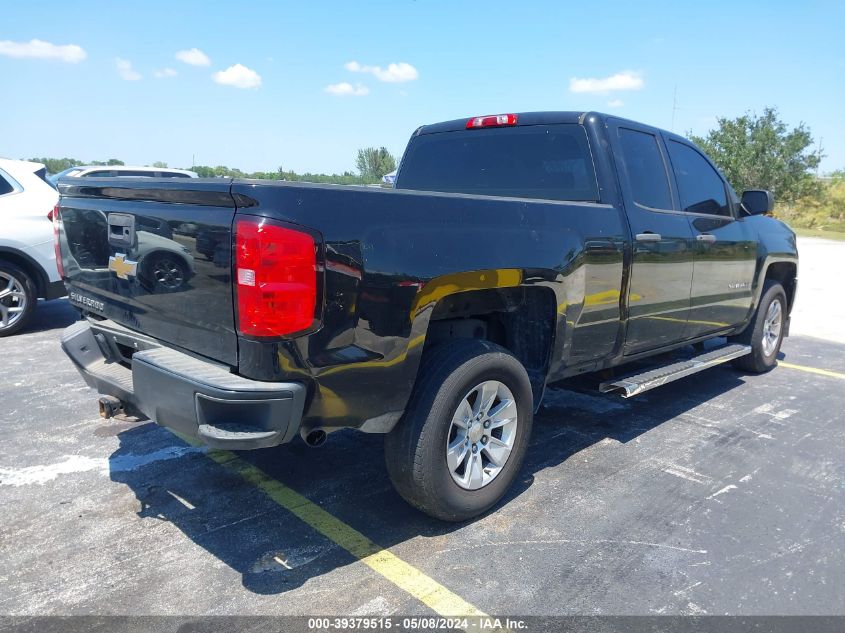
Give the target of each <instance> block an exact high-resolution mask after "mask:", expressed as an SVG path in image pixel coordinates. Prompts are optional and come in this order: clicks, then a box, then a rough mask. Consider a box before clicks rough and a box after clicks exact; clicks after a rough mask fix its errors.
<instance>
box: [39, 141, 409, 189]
mask: <svg viewBox="0 0 845 633" xmlns="http://www.w3.org/2000/svg"><path fill="white" fill-rule="evenodd" d="M27 160H30V161H33V162H36V163H43V164H44V166H45V167H46V168H47V171H48V172H49V173H50V174H58V173H59V172H61V171H64V170H65V169H70V168H71V167H80V166H82V165H106V166H109V165H125V163H124V162H123V161H122V160H119V159H117V158H109V159H107V160H92V161H83V160H79V159H77V158H47V157H41V158H29V159H27ZM355 165H356V167H357V168H358V173H357V174H356V173H354V172H352V171H344V172H343V173H340V174H321V173H311V172H305V173H297V172H295V171H293V170H291V169H285V168H284V167H279V168H278V169H276V170H275V171H253V172H247V171H242V170H240V169H238V168H237V167H228V166H226V165H217V166H216V167H212V166H210V165H192V166H190V167H179V168H178V169H189V170H191V171H193V172H195V173H196V174H197V175H198V176H199V177H200V178H256V179H259V180H292V181H299V182H317V183H333V184H340V185H367V184H377V183H380V182H381V179H382V176H384V175H385V174H388V173H390V172H392V171H393V170H395V169H396V158H395V157H394V156H393V155H392V154H391V153H390V152H388V151H387V149H385V148H384V147H366V148H362V149H359V150H358V154H357V157H356V160H355ZM148 166H149V167H161V168H165V167H167V163H165V162H162V161H156V162H154V163H152V165H148Z"/></svg>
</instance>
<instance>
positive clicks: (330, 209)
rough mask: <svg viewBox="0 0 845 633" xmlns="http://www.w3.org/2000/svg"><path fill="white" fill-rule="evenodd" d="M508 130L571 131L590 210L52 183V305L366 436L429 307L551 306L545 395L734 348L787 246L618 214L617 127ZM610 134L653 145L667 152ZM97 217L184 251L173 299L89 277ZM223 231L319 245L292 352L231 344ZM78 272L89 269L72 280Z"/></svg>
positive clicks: (396, 406) (402, 401)
mask: <svg viewBox="0 0 845 633" xmlns="http://www.w3.org/2000/svg"><path fill="white" fill-rule="evenodd" d="M519 117H520V119H519V124H520V125H544V124H555V123H568V124H573V123H576V124H581V125H583V126H584V129H585V131H586V134H587V138H588V140H589V146H590V151H591V152H592V160H593V163H594V166H595V171H596V181H597V184H598V196H599V198H600V200H599V201H598V202H595V203H589V202H586V203H573V202H558V201H547V200H538V199H523V198H503V197H492V196H480V195H465V194H457V193H434V192H416V191H409V190H401V189H395V190H394V189H379V188H365V187H349V186H334V185H314V184H307V183H289V182H279V181H250V180H234V181H229V180H222V179H209V180H193V179H192V180H191V181H190V182H185V181H179V182H174V181H168V182H166V183H165V182H163V181H161V180H149V179H144V181H143V183H140V182H137V181H134V182H133V181H131V180H130V179H126V178H112V179H108V183H105V182H103V181H102V180H99V181H96V180H88V179H73V181H74V182H73V184H71V183H70V181H69V180H66V181H63V182H62V183H61V184H60V190H61V192H62V203H61V204H62V217H63V222H64V223H65V226H64V228H63V230H62V252H63V259H64V262H65V268H66V271H67V275H68V279H67V280H66V281H67V282H68V289H69V290H70V291H71V292H79V293H83V294H85V295H90V296H91V297H92V298H94V299H95V300H97V301H102V302H103V306H102V309H101V310H100V309H97V308H96V307H94V308H92V306H91V305H90V304H89V305H85V304H82V303H79V302H76V305H77V306H78V307H80V309H83V310H86V311H88V312H90V313H92V314H94V315H100V316H105V317H108V318H110V319H112V320H115V321H117V322H119V323H122V324H123V325H126V326H127V327H130V328H133V329H136V330H138V331H141V332H144V333H145V334H147V335H149V336H152V337H155V338H156V339H159V340H162V341H164V342H165V343H167V344H169V345H172V346H174V347H178V348H181V349H183V350H185V351H188V352H191V353H193V354H197V355H200V356H203V357H208V358H212V359H215V360H217V361H220V362H223V363H225V364H227V365H229V366H230V367H231V370H232V371H233V372H236V373H238V374H239V375H241V376H243V377H246V378H249V379H253V380H261V381H294V382H300V383H302V384H305V385H306V387H307V390H308V401H307V404H306V408H305V413H304V417H303V421H302V426H303V428H306V429H307V428H310V427H323V428H328V429H330V428H335V427H355V428H362V429H363V430H366V431H379V432H383V431H386V430H389V429H390V428H391V427H392V425H393V424H395V422H396V421H397V420H398V419H399V417H400V416H401V414H402V412H403V410H404V408H405V406H406V404H407V402H408V399H409V397H410V394H411V391H412V389H413V385H414V382H415V380H416V377H417V371H418V368H419V364H420V358H421V355H422V352H423V348H424V346H425V342H426V336H427V335H428V334H429V332H430V329H429V328H430V324H431V321H432V316H433V315H434V316H435V318H440V316H442V315H438V314H437V313H436V308H437V306H438V305H441V306H442V305H444V300H445V301H449V300H454V299H455V297H458V298H459V297H460V296H461V295H462V294H463V293H468V294H467V295H465V296H470V295H472V294H478V293H482V294H483V293H484V292H487V291H493V292H498V291H501V293H502V295H503V296H504V295H507V297H508V301H514V300H516V301H519V300H520V298H523V299H525V298H526V297H528V296H529V295H530V296H533V297H536V296H538V295H537V294H532V293H540V294H541V295H542V297H543V304H544V305H548V306H553V309H550V310H549V314H548V317H547V319H545V320H544V322H542V323H540V322H538V323H537V328H538V330H537V331H538V333H539V332H541V331H546V332H549V333H550V336H548V340H549V341H550V342H549V343H548V345H547V347H548V350H547V352H548V353H547V359H548V360H547V362H546V363H545V367H544V368H543V370H542V373H543V375H542V376H541V384H544V383H545V382H546V381H552V380H560V379H563V378H566V377H568V376H572V375H575V374H578V373H582V372H585V371H591V370H595V369H600V368H604V367H610V366H615V365H619V364H623V363H625V362H627V361H629V360H631V359H633V358H639V357H642V356H643V355H650V354H654V353H657V352H659V351H662V350H665V349H668V348H671V347H673V346H677V345H680V344H684V343H686V342H688V341H691V340H697V339H700V338H701V337H708V336H714V335H717V334H730V333H732V332H737V331H740V330H741V329H742V328H743V327H744V326H745V325H746V324H747V323H748V322H749V320H750V317H751V315H752V313H753V309H754V307H755V305H756V302H757V301H758V300H759V296H760V291H761V288H762V284H763V281H764V278H765V274H766V269H767V267H768V266H769V265H770V264H772V263H774V262H781V263H783V262H788V263H791V264H797V250H796V248H795V236H794V234H793V233H792V231H791V230H790V229H789V228H788V227H786V226H785V225H784V224H782V223H781V222H779V221H777V220H774V219H772V218H767V217H760V216H756V217H747V216H744V215H741V213H740V210H739V208H738V207H735V208H732V209H733V213H734V215H733V216H732V217H730V218H724V217H722V218H715V217H713V216H702V215H696V214H689V213H682V212H681V211H680V210H679V207H678V201H677V196H676V195H674V193H673V207H674V208H672V209H666V210H664V211H663V212H661V213H659V214H651V215H648V214H646V215H643V214H639V215H638V214H637V213H636V212H634V211H632V210H631V203H630V200H629V199H628V194H627V192H626V190H625V187H623V186H622V184H621V183H622V179H621V178H622V177H621V175H620V174H622V173H624V172H623V170H624V165H622V164H621V163H620V162H619V158H618V155H616V153H615V142H614V141H613V139H612V134H611V130H612V129H613V127H614V126H618V125H619V124H620V120H619V119H611V118H610V117H606V116H604V115H600V114H593V113H580V114H579V113H533V114H527V115H519ZM465 121H466V119H461V120H457V121H452V122H446V123H442V124H436V125H434V126H424V127H422V128H420V129H419V130H417V132H415V134H414V136H413V137H412V139H411V142H412V143H413V141H414V138H415V137H416V136H417V135H421V134H429V133H448V132H449V131H450V130H461V129H463V126H464V123H465ZM462 122H463V123H462ZM622 123H623V124H624V125H631V126H638V127H639V128H641V129H645V130H649V131H651V133H653V134H655V135H657V137H658V138H660V139H663V138H664V136H665V137H666V138H668V137H669V136H671V135H669V134H668V133H665V132H662V131H660V130H656V129H654V128H649V127H648V126H641V125H640V124H636V123H633V122H622ZM478 133H481V134H483V133H484V131H483V130H480V131H479V132H478ZM672 138H677V137H672ZM668 169H669V168H668V167H667V170H668ZM667 173H670V172H668V171H667ZM398 183H399V184H400V185H401V167H400V178H399V180H398ZM673 187H674V185H673ZM85 213H88V214H89V221H88V222H84V221H83V222H82V226H84V227H85V232H87V234H86V235H87V241H86V240H77V241H79V242H82V243H85V244H87V245H88V247H87V250H88V251H90V252H84V251H85V250H86V249H82V251H83V252H82V253H81V254H80V252H79V248H78V246H77V247H74V246H73V244H70V245H69V235H70V233H72V232H73V231H74V229H73V226H72V224H73V222H74V221H75V220H76V221H78V219H75V217H74V216H75V215H76V216H79V215H80V214H85ZM97 213H105V214H108V213H118V214H119V213H126V214H131V215H133V216H134V217H136V218H139V219H142V220H141V221H142V222H146V226H147V231H148V232H152V233H154V234H155V235H157V236H158V238H161V239H164V240H171V241H173V242H176V243H177V244H178V245H180V246H181V247H183V248H185V249H187V251H188V253H189V255H190V256H191V257H192V258H193V259H194V260H195V262H196V265H195V271H194V273H193V274H192V276H191V277H190V279H189V280H187V281H186V283H185V285H184V287H182V288H181V289H175V290H173V289H171V290H170V291H167V292H163V291H162V292H156V291H153V290H150V288H144V287H143V284H142V283H141V282H133V283H131V284H130V283H128V282H126V281H125V280H121V279H118V278H117V277H116V275H115V273H114V272H112V271H109V270H108V269H105V270H103V266H104V265H106V264H107V259H108V256H114V255H115V253H116V252H117V251H116V249H115V248H114V247H113V246H109V245H108V240H107V239H105V237H104V233H103V232H102V231H103V230H104V229H102V227H101V228H100V229H97V228H96V227H97V221H96V220H95V219H94V218H95V217H96V215H97ZM241 215H252V216H259V217H266V218H272V219H275V220H279V221H283V222H286V223H290V224H292V225H299V226H301V227H303V228H304V229H307V230H308V231H309V232H310V233H312V235H314V236H315V238H316V239H317V241H318V242H319V247H320V254H321V257H320V263H321V271H320V274H321V280H322V286H321V292H322V313H321V315H320V318H319V320H318V322H317V323H316V327H315V328H314V329H313V330H312V331H310V332H309V333H307V334H305V335H302V336H297V337H294V338H290V339H277V340H267V339H255V338H249V337H244V336H239V335H238V333H237V331H236V327H235V323H236V315H235V314H234V299H233V286H232V272H233V271H232V234H231V232H232V225H233V222H234V220H235V218H236V217H239V216H241ZM102 221H103V220H101V221H100V222H101V224H102ZM651 224H653V227H652V226H651ZM645 230H654V231H655V232H660V231H661V230H662V231H663V232H665V233H666V234H667V236H669V237H672V239H671V240H669V241H666V242H665V243H662V242H661V243H659V244H657V245H656V246H651V247H649V246H644V245H642V244H639V245H637V242H636V241H635V240H634V235H635V234H636V233H639V232H642V231H645ZM98 231H99V233H98ZM697 232H707V233H713V234H716V235H717V236H718V238H719V241H718V242H717V243H716V244H715V245H709V246H710V248H705V247H704V246H703V245H701V244H698V243H697V242H696V240H695V235H696V234H697ZM104 240H105V241H104ZM71 241H72V240H71ZM152 241H160V240H152ZM104 244H105V246H106V247H105V248H104ZM712 246H717V247H718V248H712ZM75 248H76V250H75ZM140 250H142V249H140V246H138V245H136V248H135V250H134V251H131V253H130V254H131V255H133V256H138V257H140V256H141V253H140ZM80 257H82V258H83V259H85V258H86V257H87V258H88V259H89V260H90V261H91V262H92V263H91V265H87V266H81V265H79V262H78V261H76V262H74V260H78V259H79V258H80ZM725 262H732V263H731V264H730V266H726V264H725ZM74 266H75V267H74ZM729 283H730V284H734V287H729V285H728V284H729ZM737 284H738V285H737ZM71 296H73V295H71ZM525 300H527V299H525ZM453 303H456V304H457V303H459V301H453ZM790 307H791V306H790ZM632 323H635V324H636V326H635V327H632V325H631V324H632ZM713 324H716V325H713ZM535 393H536V392H535Z"/></svg>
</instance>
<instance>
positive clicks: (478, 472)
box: [385, 339, 534, 521]
mask: <svg viewBox="0 0 845 633" xmlns="http://www.w3.org/2000/svg"><path fill="white" fill-rule="evenodd" d="M418 376H419V377H418V380H417V385H416V387H415V389H414V393H413V394H412V396H411V400H410V402H409V403H408V408H407V409H406V411H405V415H404V416H403V418H402V420H401V421H400V422H399V423H398V424H397V425H396V427H394V429H393V430H392V431H390V433H388V434H387V437H386V438H385V458H386V462H387V472H388V474H389V475H390V479H391V481H392V482H393V485H394V486H395V487H396V490H397V491H398V492H399V494H400V495H402V497H403V498H404V499H405V500H406V501H407V502H408V503H410V504H411V505H412V506H414V507H416V508H418V509H419V510H421V511H423V512H425V513H426V514H429V515H431V516H433V517H435V518H438V519H442V520H444V521H463V520H465V519H469V518H471V517H474V516H477V515H479V514H481V513H482V512H485V511H486V510H488V509H489V508H491V507H492V506H493V505H494V504H495V503H496V502H497V501H499V500H500V499H501V498H502V496H503V495H504V494H505V492H507V490H508V489H509V488H510V486H511V484H512V483H513V480H514V478H515V477H516V475H517V473H518V472H519V469H520V467H521V466H522V460H523V458H524V456H525V451H526V449H527V447H528V440H529V438H530V436H531V425H532V421H533V413H534V411H533V396H532V392H531V383H530V382H529V380H528V373H527V372H526V371H525V368H524V367H523V366H522V363H520V362H519V361H518V360H517V359H516V357H514V356H513V354H511V353H510V352H509V351H507V350H506V349H504V348H503V347H500V346H498V345H496V344H494V343H490V342H488V341H481V340H472V339H466V340H463V339H459V340H455V341H453V342H450V343H446V344H443V345H441V346H439V347H436V348H434V349H433V350H431V351H430V352H428V353H427V354H426V357H424V358H423V363H422V365H421V367H420V371H419V374H418ZM485 390H486V391H485ZM482 393H484V394H485V398H486V400H487V402H489V403H490V404H489V405H488V406H487V409H488V410H489V411H490V412H492V413H491V415H490V417H489V418H488V417H487V416H486V415H484V413H482V415H481V417H473V414H474V413H477V410H476V405H477V403H479V400H481V398H482V396H481V394H482ZM509 402H512V403H513V404H508V403H509ZM459 408H460V410H459ZM470 408H471V409H472V410H470ZM478 408H481V410H482V412H483V411H484V409H485V407H484V406H483V405H479V406H478ZM459 414H460V415H459ZM514 414H515V418H514ZM453 418H454V419H457V420H459V421H460V420H464V419H467V420H468V424H466V425H465V426H464V427H461V426H460V425H459V424H463V422H459V423H456V422H455V421H454V420H453ZM511 418H514V420H513V421H511ZM488 425H489V426H488ZM450 444H451V445H452V446H457V447H458V448H457V449H456V450H455V452H454V453H453V458H454V461H455V462H456V463H457V464H458V467H457V469H455V471H454V472H453V469H452V468H450V466H449V464H447V450H448V445H450ZM508 444H509V445H510V450H509V451H507V452H506V451H505V450H504V447H505V445H508ZM461 445H463V446H464V447H465V448H464V449H461V448H460V447H461ZM472 446H475V447H476V448H477V449H478V450H477V452H473V450H472V448H471V447H472ZM461 450H463V451H464V453H463V454H464V455H465V457H464V458H463V460H458V459H457V457H456V456H457V455H458V452H460V451H461ZM505 455H506V456H505ZM493 456H496V459H497V461H498V462H499V463H498V464H496V463H495V462H494V461H492V457H493ZM485 463H486V465H485ZM472 466H475V468H472ZM459 480H460V481H462V483H459Z"/></svg>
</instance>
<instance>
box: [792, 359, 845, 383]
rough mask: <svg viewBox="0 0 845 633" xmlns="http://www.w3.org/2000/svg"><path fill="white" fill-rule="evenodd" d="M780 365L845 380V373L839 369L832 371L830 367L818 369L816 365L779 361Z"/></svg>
mask: <svg viewBox="0 0 845 633" xmlns="http://www.w3.org/2000/svg"><path fill="white" fill-rule="evenodd" d="M778 367H786V368H787V369H798V370H799V371H806V372H808V373H811V374H818V375H819V376H827V377H828V378H839V379H840V380H845V374H841V373H839V372H838V371H830V370H829V369H818V368H816V367H807V366H806V365H793V364H792V363H784V362H783V361H779V362H778Z"/></svg>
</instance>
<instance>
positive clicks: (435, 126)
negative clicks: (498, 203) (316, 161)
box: [413, 111, 680, 138]
mask: <svg viewBox="0 0 845 633" xmlns="http://www.w3.org/2000/svg"><path fill="white" fill-rule="evenodd" d="M493 114H498V113H493ZM515 114H516V117H517V123H516V124H517V126H519V125H554V124H559V123H580V124H583V123H584V121H585V120H586V119H587V117H588V116H589V117H596V118H597V119H598V120H599V121H605V120H607V119H609V118H613V119H616V120H619V121H630V122H631V123H636V124H637V125H639V126H644V127H650V128H652V129H655V130H657V129H658V128H655V127H654V126H651V125H648V124H646V123H640V122H639V121H632V120H630V119H625V118H624V117H620V116H616V115H610V114H605V113H603V112H592V111H586V112H584V111H580V112H574V111H548V112H516V113H515ZM475 116H486V115H475ZM472 118H474V117H469V116H468V117H464V118H461V119H453V120H451V121H442V122H440V123H431V124H429V125H423V126H420V127H419V128H417V130H416V131H415V132H414V134H413V136H420V135H422V134H438V133H440V132H458V131H460V130H465V129H466V125H467V121H469V120H470V119H472ZM660 131H661V132H663V133H664V134H665V135H668V136H672V137H677V138H680V137H678V135H677V134H673V133H671V132H668V131H666V130H662V129H661V130H660Z"/></svg>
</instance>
